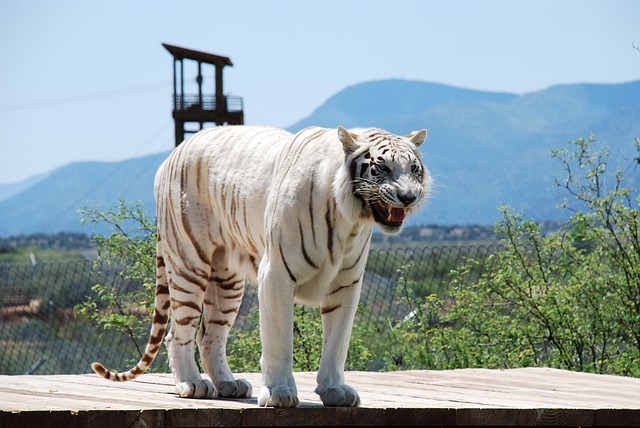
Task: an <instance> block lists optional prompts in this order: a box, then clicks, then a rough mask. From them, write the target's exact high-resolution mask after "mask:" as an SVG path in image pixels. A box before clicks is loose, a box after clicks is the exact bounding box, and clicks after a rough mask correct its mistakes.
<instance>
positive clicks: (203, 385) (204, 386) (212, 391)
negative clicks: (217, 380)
mask: <svg viewBox="0 0 640 428" xmlns="http://www.w3.org/2000/svg"><path fill="white" fill-rule="evenodd" d="M176 392H177V393H178V395H179V396H180V397H183V398H213V397H215V396H216V395H217V391H216V388H215V387H214V386H213V384H212V383H211V382H210V381H208V380H204V379H199V380H194V381H193V382H180V383H179V384H177V385H176Z"/></svg>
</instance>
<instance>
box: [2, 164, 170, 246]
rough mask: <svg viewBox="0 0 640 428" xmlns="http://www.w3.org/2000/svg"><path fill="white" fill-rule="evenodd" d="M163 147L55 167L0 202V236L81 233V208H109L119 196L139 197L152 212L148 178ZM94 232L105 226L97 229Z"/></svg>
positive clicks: (136, 199) (152, 173) (152, 176)
mask: <svg viewBox="0 0 640 428" xmlns="http://www.w3.org/2000/svg"><path fill="white" fill-rule="evenodd" d="M168 154H169V153H168V152H166V153H161V154H157V155H152V156H145V157H141V158H136V159H129V160H126V161H121V162H77V163H72V164H69V165H67V166H64V167H61V168H59V169H57V170H55V171H53V172H52V173H50V174H49V175H48V176H47V177H46V179H43V180H41V181H40V182H38V183H36V184H35V185H33V186H31V187H29V188H28V189H26V190H24V191H23V192H21V193H19V194H18V195H16V196H13V197H11V198H9V199H7V200H4V201H2V202H0V236H11V235H19V234H31V233H57V232H62V231H65V232H85V233H89V234H91V233H93V231H92V229H91V227H90V225H85V226H84V227H83V226H82V225H81V222H80V218H81V217H80V215H79V214H78V210H79V209H82V208H96V207H100V208H103V209H107V208H111V207H113V206H115V205H116V204H117V201H118V200H119V199H126V200H131V201H134V202H137V201H142V202H143V204H144V205H145V207H146V208H147V210H148V211H149V212H150V213H152V214H153V212H154V210H155V208H154V201H153V178H154V176H155V173H156V170H157V169H158V167H159V166H160V164H161V163H162V161H163V160H164V159H166V157H167V156H168ZM97 232H98V233H104V232H106V229H98V230H97Z"/></svg>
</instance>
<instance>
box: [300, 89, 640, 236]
mask: <svg viewBox="0 0 640 428" xmlns="http://www.w3.org/2000/svg"><path fill="white" fill-rule="evenodd" d="M312 124H315V125H318V126H326V127H336V126H338V125H343V126H345V127H357V126H377V127H380V128H384V129H387V130H389V131H391V132H395V133H398V134H407V133H409V132H411V131H413V130H417V129H422V128H427V130H428V131H429V136H428V139H427V141H426V143H425V144H424V145H423V146H422V147H421V149H422V152H423V155H424V156H423V160H424V162H425V164H426V165H427V166H428V168H429V169H430V170H431V173H432V175H433V176H434V178H435V180H436V188H435V192H434V195H433V199H432V201H431V202H430V203H429V204H428V205H427V207H426V208H425V209H424V210H422V212H421V213H420V215H419V216H417V217H415V218H414V219H413V221H412V222H411V224H416V225H423V224H481V225H490V224H493V223H494V222H495V221H496V220H497V219H498V218H499V213H498V211H497V207H498V206H499V205H502V204H509V205H511V206H513V207H515V208H516V209H525V210H526V213H527V215H529V216H531V217H533V218H536V219H540V220H552V221H557V220H562V218H563V214H564V213H562V211H559V210H558V209H557V208H556V206H557V204H558V203H559V202H560V201H561V200H562V198H561V197H560V196H559V195H558V193H556V192H554V191H551V190H550V189H551V188H552V187H553V177H554V176H559V174H561V173H562V168H561V166H560V165H559V163H558V162H557V161H554V160H552V159H551V157H550V155H549V153H550V150H553V149H559V148H562V147H566V143H567V142H568V141H571V140H575V139H576V138H578V137H588V136H589V135H590V134H592V133H593V134H595V135H596V137H597V138H598V139H599V140H600V141H602V142H603V143H604V144H606V145H609V146H611V147H612V148H613V150H614V151H616V152H617V151H618V150H620V151H621V152H622V153H630V149H631V148H632V142H633V138H634V137H636V136H640V81H638V82H632V83H627V84H618V85H592V84H581V85H561V86H554V87H551V88H549V89H546V90H543V91H539V92H534V93H529V94H525V95H514V94H504V93H493V92H481V91H473V90H467V89H461V88H454V87H450V86H445V85H439V84H433V83H425V82H415V81H405V80H384V81H377V82H368V83H362V84H359V85H355V86H352V87H350V88H347V89H345V90H343V91H341V92H340V93H338V94H336V95H335V96H333V97H331V98H330V99H328V100H327V101H326V102H325V103H324V104H323V105H322V106H320V107H318V109H316V110H315V111H314V112H313V113H312V114H311V115H310V116H309V117H308V118H305V119H303V120H301V121H300V122H298V123H297V124H295V125H293V126H292V127H290V130H291V131H297V130H299V129H302V128H304V127H306V126H309V125H312Z"/></svg>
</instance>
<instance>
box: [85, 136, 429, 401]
mask: <svg viewBox="0 0 640 428" xmlns="http://www.w3.org/2000/svg"><path fill="white" fill-rule="evenodd" d="M426 134H427V133H426V131H425V130H422V131H418V132H414V133H411V134H409V135H407V136H405V137H401V136H397V135H394V134H391V133H388V132H386V131H383V130H380V129H375V128H371V129H359V130H353V131H348V130H346V129H344V128H342V127H339V128H338V130H337V131H336V130H335V129H323V128H317V127H311V128H307V129H304V130H302V131H300V132H299V133H297V134H295V135H292V134H290V133H289V132H286V131H284V130H280V129H275V128H269V127H253V126H228V127H217V128H211V129H206V130H203V131H200V132H198V133H197V134H195V135H194V136H193V137H191V138H190V139H189V140H187V141H186V142H184V143H183V144H181V145H180V146H179V147H178V148H176V149H175V150H174V151H173V153H172V154H171V155H170V156H169V158H168V159H167V160H166V161H165V162H164V163H163V164H162V165H161V166H160V168H159V170H158V172H157V175H156V180H155V197H156V206H157V221H158V247H157V251H158V253H157V287H156V301H155V312H154V318H153V326H152V329H151V335H150V339H149V342H148V344H147V347H146V350H145V354H144V356H143V357H142V359H141V360H140V361H139V362H138V363H137V364H136V366H135V367H134V368H133V369H131V370H129V371H128V372H122V373H112V372H110V371H108V370H107V369H106V368H105V367H104V366H103V365H102V364H100V363H93V365H92V367H93V369H94V370H95V371H96V373H98V374H100V375H102V376H103V377H105V378H107V379H110V380H115V381H125V380H130V379H133V378H135V377H137V376H139V375H140V374H142V373H144V372H145V371H146V370H147V368H148V367H149V366H150V364H151V363H152V361H153V359H154V357H155V356H156V354H157V352H158V350H159V348H160V345H161V343H162V338H163V336H164V334H165V331H166V326H167V323H168V318H169V309H171V312H172V316H171V328H170V331H169V333H168V335H167V337H166V345H167V348H168V350H169V357H170V366H171V369H172V371H173V374H174V376H175V382H176V390H177V393H178V394H179V395H180V396H181V397H195V398H205V397H207V398H210V397H250V396H251V393H252V391H251V385H250V384H249V383H248V382H247V381H245V380H235V379H234V377H233V375H232V373H231V371H230V369H229V366H228V364H227V358H226V342H227V337H228V334H229V330H230V328H231V326H232V325H233V322H234V320H235V318H236V315H237V313H238V309H239V307H240V303H241V300H242V295H243V292H244V280H245V279H248V280H250V281H252V282H257V284H258V296H259V311H260V335H261V341H262V358H261V368H262V379H263V384H262V385H263V386H262V387H261V390H260V392H259V395H258V403H259V405H261V406H279V407H291V406H297V405H298V403H299V400H298V397H297V390H296V384H295V381H294V377H293V373H292V367H293V313H294V301H297V302H300V303H303V304H308V305H316V306H319V307H320V308H321V313H322V325H323V349H322V356H321V358H320V367H319V371H318V374H317V381H318V386H317V388H316V390H315V392H316V393H317V394H318V395H319V396H320V398H321V399H322V402H323V403H324V404H325V405H329V406H357V405H359V403H360V398H359V396H358V393H357V392H356V391H355V389H353V388H352V387H350V386H348V385H345V384H344V365H345V360H346V356H347V348H348V344H349V337H350V335H351V328H352V326H353V318H354V315H355V312H356V307H357V304H358V299H359V296H360V288H361V285H362V276H363V272H364V269H365V264H366V259H367V255H368V250H369V243H370V240H371V233H372V227H373V225H374V224H377V225H378V226H379V227H380V228H381V230H382V231H383V232H385V233H387V234H395V233H398V232H399V231H400V230H401V228H402V225H403V222H404V220H405V218H406V216H407V215H408V214H409V213H410V212H412V211H413V210H415V209H416V207H418V206H419V205H420V204H421V203H422V202H424V201H425V200H426V198H427V195H428V193H429V190H430V187H431V177H430V175H429V172H428V170H427V169H426V168H425V167H424V165H423V164H422V162H421V161H420V154H419V152H418V149H417V147H418V146H419V145H420V144H422V143H423V141H424V140H425V138H426ZM202 311H203V316H202V322H201V326H200V329H199V331H198V332H197V339H196V343H197V344H198V347H199V350H200V355H201V358H202V362H203V365H204V368H205V370H206V372H207V374H208V376H209V378H210V379H211V381H209V380H205V379H203V378H202V377H201V375H200V372H199V370H198V367H197V365H196V362H195V361H194V357H193V356H194V338H195V336H196V329H197V325H198V324H199V322H200V318H201V313H202Z"/></svg>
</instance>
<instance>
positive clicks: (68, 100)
mask: <svg viewBox="0 0 640 428" xmlns="http://www.w3.org/2000/svg"><path fill="white" fill-rule="evenodd" d="M169 84H171V82H169V81H165V82H159V83H153V84H149V85H144V86H137V87H134V88H123V89H114V90H110V91H101V92H94V93H89V94H78V95H73V96H70V97H65V98H55V99H50V100H44V101H33V102H29V103H24V104H13V105H5V106H0V113H3V112H11V111H16V110H29V109H34V108H41V107H51V106H55V105H63V104H73V103H79V102H87V101H93V100H97V99H103V98H111V97H117V96H121V95H129V94H137V93H140V92H148V91H153V90H156V89H159V88H164V87H166V86H167V85H169Z"/></svg>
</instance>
